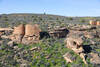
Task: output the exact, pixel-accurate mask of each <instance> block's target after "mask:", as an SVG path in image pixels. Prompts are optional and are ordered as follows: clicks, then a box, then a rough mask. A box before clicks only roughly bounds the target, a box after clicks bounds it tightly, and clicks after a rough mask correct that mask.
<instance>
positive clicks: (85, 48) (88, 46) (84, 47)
mask: <svg viewBox="0 0 100 67" xmlns="http://www.w3.org/2000/svg"><path fill="white" fill-rule="evenodd" d="M83 49H84V51H85V53H90V52H91V50H92V48H91V46H90V45H83Z"/></svg>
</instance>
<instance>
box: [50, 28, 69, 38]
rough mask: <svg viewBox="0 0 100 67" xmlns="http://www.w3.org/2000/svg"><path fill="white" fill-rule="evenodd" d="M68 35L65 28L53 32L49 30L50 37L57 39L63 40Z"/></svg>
mask: <svg viewBox="0 0 100 67" xmlns="http://www.w3.org/2000/svg"><path fill="white" fill-rule="evenodd" d="M68 33H69V31H68V29H67V28H66V27H63V28H57V29H54V30H52V31H51V30H50V31H49V34H50V36H52V37H58V38H63V37H66V35H67V34H68Z"/></svg>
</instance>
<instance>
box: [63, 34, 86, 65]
mask: <svg viewBox="0 0 100 67" xmlns="http://www.w3.org/2000/svg"><path fill="white" fill-rule="evenodd" d="M65 43H66V46H67V48H69V49H71V50H73V51H74V52H75V53H76V54H78V55H79V56H80V57H81V58H82V59H83V62H84V63H85V64H87V63H86V61H85V60H86V54H85V53H84V49H83V45H82V44H83V40H82V38H81V37H80V36H79V35H77V34H73V35H71V36H69V37H67V38H66V40H65Z"/></svg>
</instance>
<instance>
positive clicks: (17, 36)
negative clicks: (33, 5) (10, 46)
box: [10, 24, 25, 43]
mask: <svg viewBox="0 0 100 67" xmlns="http://www.w3.org/2000/svg"><path fill="white" fill-rule="evenodd" d="M24 33H25V27H24V25H23V24H21V25H19V26H18V27H14V30H13V34H12V35H11V36H10V39H11V40H12V41H14V42H17V43H21V41H22V38H23V36H24Z"/></svg>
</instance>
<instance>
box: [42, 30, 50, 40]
mask: <svg viewBox="0 0 100 67" xmlns="http://www.w3.org/2000/svg"><path fill="white" fill-rule="evenodd" d="M49 37H50V35H49V33H48V32H46V31H42V32H40V39H43V38H49Z"/></svg>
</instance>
